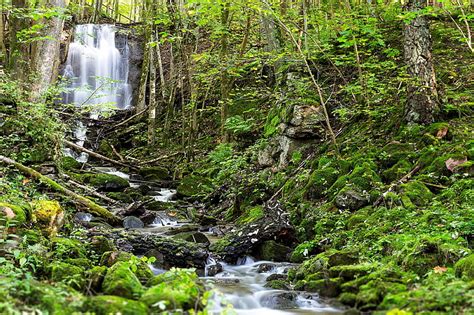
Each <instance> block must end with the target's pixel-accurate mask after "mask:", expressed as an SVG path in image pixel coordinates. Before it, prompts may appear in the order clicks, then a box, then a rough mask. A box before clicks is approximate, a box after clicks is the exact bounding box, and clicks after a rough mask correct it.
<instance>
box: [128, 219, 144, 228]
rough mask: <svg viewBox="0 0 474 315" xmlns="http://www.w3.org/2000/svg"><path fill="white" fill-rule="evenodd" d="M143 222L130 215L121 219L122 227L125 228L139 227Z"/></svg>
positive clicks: (141, 226) (142, 225)
mask: <svg viewBox="0 0 474 315" xmlns="http://www.w3.org/2000/svg"><path fill="white" fill-rule="evenodd" d="M144 226H145V224H144V223H143V222H142V220H140V219H139V218H137V217H134V216H130V217H126V218H125V219H123V227H124V228H126V229H141V228H143V227H144Z"/></svg>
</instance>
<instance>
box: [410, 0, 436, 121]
mask: <svg viewBox="0 0 474 315" xmlns="http://www.w3.org/2000/svg"><path fill="white" fill-rule="evenodd" d="M425 6H426V2H425V0H409V1H408V3H407V4H406V6H405V10H407V11H411V12H416V13H418V15H417V16H416V17H415V18H414V19H413V20H411V21H410V22H409V23H408V24H407V25H405V28H404V55H405V62H406V64H407V66H408V74H409V75H410V77H411V78H412V81H411V82H410V83H409V85H408V91H407V92H408V95H407V103H406V107H405V113H404V114H405V120H406V121H407V122H408V123H421V124H429V123H432V122H433V121H434V120H435V115H436V113H437V112H438V104H437V98H438V93H437V90H436V77H435V71H434V67H433V60H432V55H431V34H430V29H429V21H428V18H427V17H426V16H423V15H421V14H420V10H422V9H423V8H424V7H425Z"/></svg>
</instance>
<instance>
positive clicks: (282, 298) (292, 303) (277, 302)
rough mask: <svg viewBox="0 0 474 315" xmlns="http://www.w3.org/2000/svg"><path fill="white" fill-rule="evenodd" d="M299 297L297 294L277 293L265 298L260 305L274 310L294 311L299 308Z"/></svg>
mask: <svg viewBox="0 0 474 315" xmlns="http://www.w3.org/2000/svg"><path fill="white" fill-rule="evenodd" d="M297 297H298V295H297V294H296V293H295V292H277V293H272V294H269V295H266V296H263V297H262V299H261V301H260V303H261V304H262V306H263V307H268V308H272V309H280V310H285V309H292V308H297V307H298V304H297V303H296V300H297Z"/></svg>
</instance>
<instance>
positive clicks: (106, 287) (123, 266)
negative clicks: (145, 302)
mask: <svg viewBox="0 0 474 315" xmlns="http://www.w3.org/2000/svg"><path fill="white" fill-rule="evenodd" d="M102 291H103V292H104V293H105V294H110V295H118V296H121V297H124V298H128V299H136V298H139V297H140V296H141V294H142V293H143V287H142V284H141V283H140V280H138V278H137V276H136V275H135V274H134V273H133V271H132V270H131V268H130V264H129V263H127V262H122V261H119V262H117V263H115V265H113V266H112V267H110V268H109V269H108V270H107V274H106V275H105V278H104V281H103V283H102Z"/></svg>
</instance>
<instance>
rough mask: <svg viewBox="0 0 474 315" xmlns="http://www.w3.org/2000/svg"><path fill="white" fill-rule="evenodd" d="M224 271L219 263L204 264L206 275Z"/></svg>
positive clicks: (210, 275)
mask: <svg viewBox="0 0 474 315" xmlns="http://www.w3.org/2000/svg"><path fill="white" fill-rule="evenodd" d="M222 271H224V268H223V267H222V265H221V264H220V263H216V264H213V265H209V266H206V276H209V277H214V276H215V275H217V274H218V273H220V272H222Z"/></svg>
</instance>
